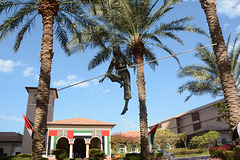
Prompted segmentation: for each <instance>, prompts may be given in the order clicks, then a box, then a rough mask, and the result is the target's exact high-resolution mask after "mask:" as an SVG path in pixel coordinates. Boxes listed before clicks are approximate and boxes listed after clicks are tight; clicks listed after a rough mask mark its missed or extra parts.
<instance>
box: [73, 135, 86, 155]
mask: <svg viewBox="0 0 240 160" xmlns="http://www.w3.org/2000/svg"><path fill="white" fill-rule="evenodd" d="M73 154H74V158H85V157H86V144H85V140H84V139H83V138H76V139H75V141H74V145H73Z"/></svg>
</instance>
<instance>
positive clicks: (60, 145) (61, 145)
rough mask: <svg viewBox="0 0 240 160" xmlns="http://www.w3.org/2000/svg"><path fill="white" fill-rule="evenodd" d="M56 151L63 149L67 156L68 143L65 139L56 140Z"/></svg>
mask: <svg viewBox="0 0 240 160" xmlns="http://www.w3.org/2000/svg"><path fill="white" fill-rule="evenodd" d="M56 149H64V150H65V151H66V153H67V154H68V155H69V141H68V139H67V138H66V137H61V138H59V139H58V140H57V145H56Z"/></svg>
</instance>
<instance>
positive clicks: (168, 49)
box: [152, 44, 180, 65]
mask: <svg viewBox="0 0 240 160" xmlns="http://www.w3.org/2000/svg"><path fill="white" fill-rule="evenodd" d="M152 45H154V46H156V47H159V48H161V49H163V50H165V51H166V52H167V53H169V54H170V55H172V57H173V58H174V59H175V60H176V61H177V62H178V64H179V65H180V61H179V59H178V58H177V57H176V56H175V55H174V53H173V51H172V50H171V49H170V48H168V47H167V46H166V45H160V44H152Z"/></svg>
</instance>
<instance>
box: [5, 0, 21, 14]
mask: <svg viewBox="0 0 240 160" xmlns="http://www.w3.org/2000/svg"><path fill="white" fill-rule="evenodd" d="M23 4H25V3H23V2H21V1H19V0H16V1H3V2H2V1H1V3H0V14H1V13H2V12H3V11H6V13H8V12H10V11H11V10H17V8H18V7H19V6H21V5H23Z"/></svg>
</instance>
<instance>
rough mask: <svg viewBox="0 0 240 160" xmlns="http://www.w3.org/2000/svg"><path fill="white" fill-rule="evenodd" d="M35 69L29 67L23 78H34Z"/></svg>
mask: <svg viewBox="0 0 240 160" xmlns="http://www.w3.org/2000/svg"><path fill="white" fill-rule="evenodd" d="M33 71H34V68H33V67H27V68H26V69H25V70H24V71H23V76H24V77H29V76H33V75H34V73H33Z"/></svg>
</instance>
